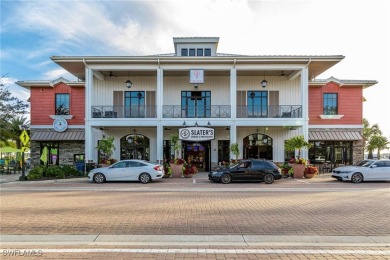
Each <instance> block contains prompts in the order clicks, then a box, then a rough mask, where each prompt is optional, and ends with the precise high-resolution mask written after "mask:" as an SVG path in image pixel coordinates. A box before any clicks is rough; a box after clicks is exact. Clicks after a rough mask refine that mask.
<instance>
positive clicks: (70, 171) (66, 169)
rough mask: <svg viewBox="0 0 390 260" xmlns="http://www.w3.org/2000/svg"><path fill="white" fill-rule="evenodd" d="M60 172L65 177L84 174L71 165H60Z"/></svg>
mask: <svg viewBox="0 0 390 260" xmlns="http://www.w3.org/2000/svg"><path fill="white" fill-rule="evenodd" d="M61 170H62V171H63V173H64V174H65V176H66V177H69V176H83V175H84V174H83V173H82V172H79V171H78V170H76V169H75V168H74V167H73V166H71V165H62V166H61Z"/></svg>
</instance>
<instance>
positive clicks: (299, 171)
mask: <svg viewBox="0 0 390 260" xmlns="http://www.w3.org/2000/svg"><path fill="white" fill-rule="evenodd" d="M291 166H292V167H293V170H294V178H296V179H302V178H303V174H304V172H305V165H304V164H298V163H293V164H291Z"/></svg>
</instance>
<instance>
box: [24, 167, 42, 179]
mask: <svg viewBox="0 0 390 260" xmlns="http://www.w3.org/2000/svg"><path fill="white" fill-rule="evenodd" d="M44 171H45V167H43V166H37V167H34V168H33V169H31V170H30V172H29V173H28V175H27V179H28V180H36V179H41V178H42V177H43V173H44Z"/></svg>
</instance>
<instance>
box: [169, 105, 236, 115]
mask: <svg viewBox="0 0 390 260" xmlns="http://www.w3.org/2000/svg"><path fill="white" fill-rule="evenodd" d="M230 117H231V113H230V106H229V105H224V106H215V105H212V106H211V105H210V106H180V105H164V106H163V118H230Z"/></svg>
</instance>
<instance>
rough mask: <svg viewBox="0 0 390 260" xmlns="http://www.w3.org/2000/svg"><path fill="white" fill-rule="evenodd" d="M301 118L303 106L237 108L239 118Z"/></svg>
mask: <svg viewBox="0 0 390 260" xmlns="http://www.w3.org/2000/svg"><path fill="white" fill-rule="evenodd" d="M259 117H263V118H301V117H302V106H301V105H290V106H289V105H283V106H237V118H259Z"/></svg>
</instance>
